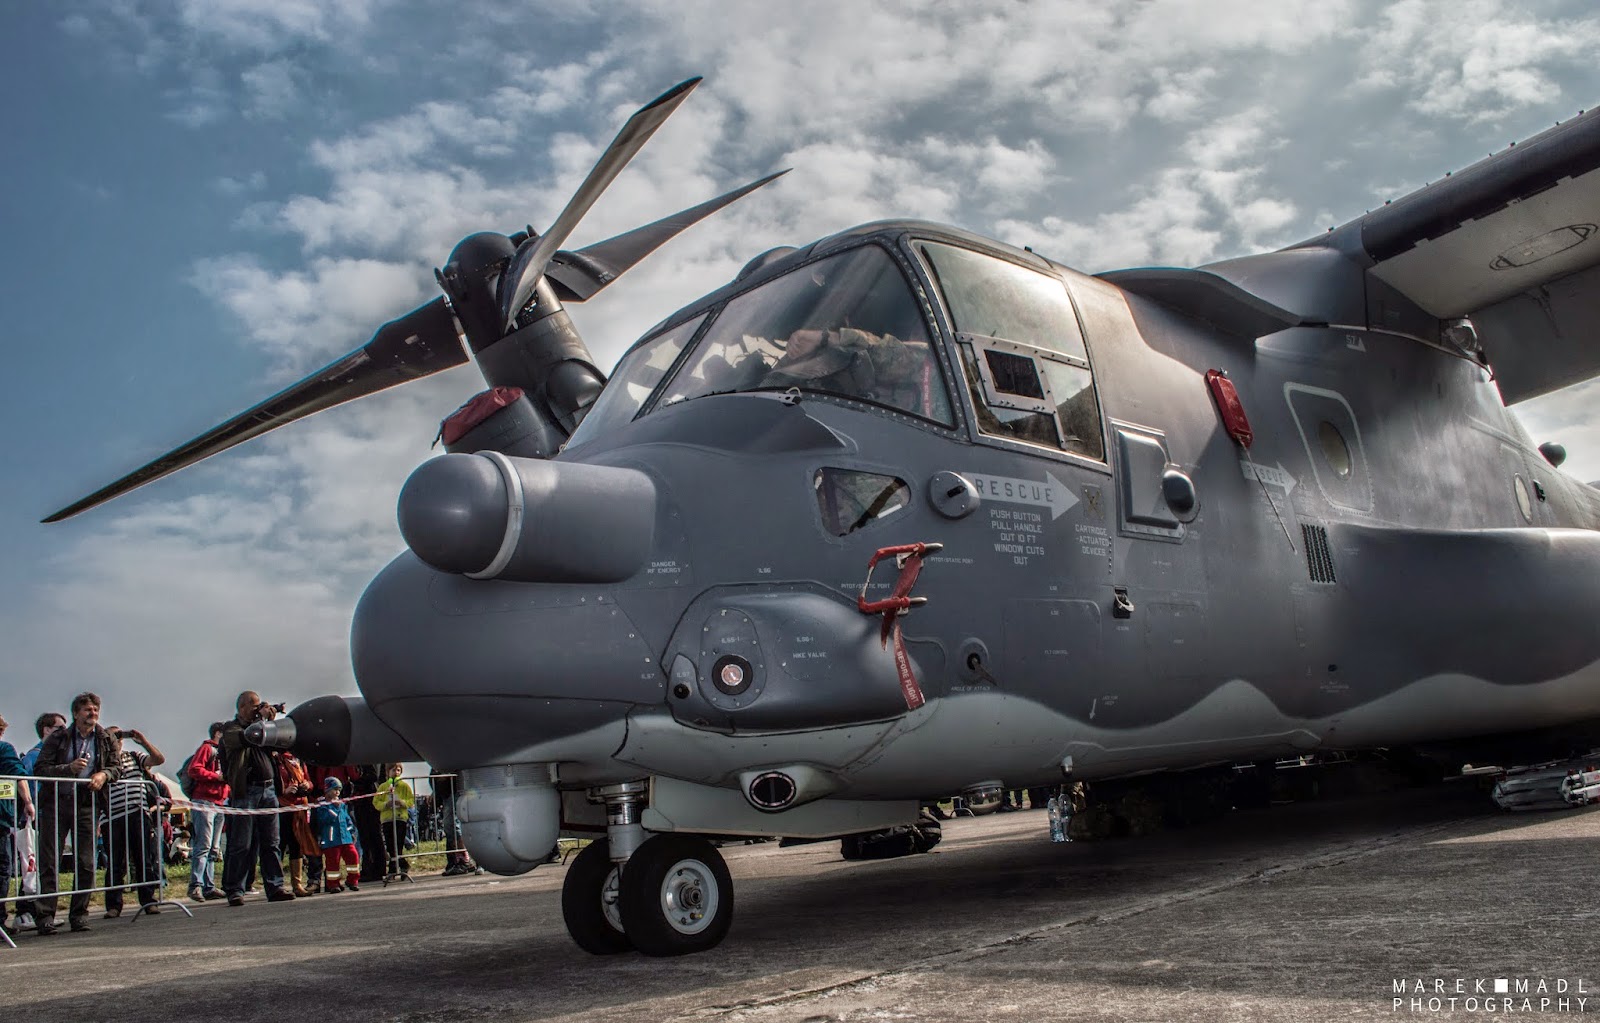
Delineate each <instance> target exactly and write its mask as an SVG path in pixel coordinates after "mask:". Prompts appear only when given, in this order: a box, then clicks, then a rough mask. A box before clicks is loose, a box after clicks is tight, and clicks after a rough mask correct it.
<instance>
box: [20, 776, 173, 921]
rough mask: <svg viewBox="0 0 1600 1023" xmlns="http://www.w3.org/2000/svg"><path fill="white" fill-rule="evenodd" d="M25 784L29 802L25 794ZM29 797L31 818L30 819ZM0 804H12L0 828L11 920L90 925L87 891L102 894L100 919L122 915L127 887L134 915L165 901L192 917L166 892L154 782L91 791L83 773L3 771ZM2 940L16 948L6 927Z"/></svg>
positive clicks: (89, 894) (116, 784)
mask: <svg viewBox="0 0 1600 1023" xmlns="http://www.w3.org/2000/svg"><path fill="white" fill-rule="evenodd" d="M23 786H27V787H28V792H29V794H30V795H31V800H25V799H24V797H23V792H22V787H23ZM30 801H31V803H32V806H33V809H34V817H33V818H32V819H31V820H27V819H25V809H26V807H27V805H28V803H29V802H30ZM0 802H4V803H5V804H6V805H7V807H8V808H9V809H10V810H11V814H10V817H11V821H12V825H11V826H10V827H8V828H0V832H4V833H0V844H3V846H4V848H3V849H0V911H4V910H6V909H12V910H15V911H16V912H15V913H14V914H8V916H10V918H11V919H15V918H16V917H18V916H22V917H24V919H26V918H27V917H31V918H32V923H33V925H34V926H35V927H36V928H37V927H39V926H41V925H44V924H51V925H53V926H55V927H61V926H68V927H74V928H79V927H81V926H82V925H85V924H88V923H89V919H90V916H91V901H92V899H91V897H92V896H95V895H99V896H100V901H101V904H102V907H103V910H104V912H103V914H102V918H103V919H110V918H115V917H120V916H122V915H123V910H124V908H125V902H126V899H125V892H126V891H127V890H129V889H132V890H133V892H134V894H135V897H136V898H137V900H138V904H137V906H135V907H133V912H132V913H131V914H129V915H130V917H131V918H132V919H134V920H137V919H138V918H139V917H141V916H144V915H146V914H147V913H159V912H160V907H162V906H171V907H175V908H177V909H178V910H181V911H182V912H183V913H184V915H185V916H190V917H192V916H193V915H194V914H192V913H190V912H189V908H188V907H187V906H185V905H183V904H182V903H181V902H178V901H176V900H173V899H169V898H168V897H167V871H166V843H165V841H164V839H163V837H162V828H161V825H162V816H163V812H164V811H163V801H162V798H161V789H160V786H159V785H158V784H157V783H155V782H150V781H147V780H145V779H143V778H133V779H126V780H121V781H115V782H112V783H110V784H109V785H106V786H104V787H103V788H101V789H100V790H95V789H94V788H93V786H92V785H91V783H90V782H89V780H88V779H85V778H48V779H43V778H25V777H17V776H12V775H6V776H0ZM13 881H15V882H16V886H17V887H16V893H15V894H13V892H12V885H13ZM63 898H66V899H67V900H68V909H67V919H66V920H65V921H63V920H61V918H60V902H61V900H62V899H63ZM7 904H9V905H7ZM0 939H4V941H5V943H6V944H7V945H9V946H11V947H12V948H15V947H16V943H15V942H14V941H12V940H11V935H10V934H8V933H6V932H5V931H3V930H0Z"/></svg>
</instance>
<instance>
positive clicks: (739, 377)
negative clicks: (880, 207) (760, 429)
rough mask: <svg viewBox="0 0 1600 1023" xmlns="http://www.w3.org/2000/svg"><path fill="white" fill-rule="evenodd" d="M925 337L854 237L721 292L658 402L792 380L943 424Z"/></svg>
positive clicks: (899, 289) (876, 254)
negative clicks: (749, 287) (779, 272)
mask: <svg viewBox="0 0 1600 1023" xmlns="http://www.w3.org/2000/svg"><path fill="white" fill-rule="evenodd" d="M929 337H930V333H929V330H928V327H927V324H926V323H925V322H924V320H923V318H922V313H921V311H920V309H919V308H918V304H917V300H916V297H915V296H914V295H913V293H912V291H911V288H910V286H909V285H908V284H907V283H906V279H905V276H904V275H903V274H902V273H901V271H900V268H899V267H898V266H897V265H896V264H895V262H894V260H893V259H892V258H891V257H890V256H889V254H888V253H887V252H885V251H884V250H883V249H881V248H878V247H877V246H875V245H867V246H863V247H861V248H858V249H852V250H850V251H849V252H843V253H840V254H839V255H836V256H830V257H829V258H827V259H822V260H818V261H817V262H815V263H811V264H809V265H807V266H803V267H800V268H799V269H797V270H795V271H793V272H791V273H788V274H785V275H784V276H782V277H779V278H778V279H776V280H773V281H769V282H768V283H766V284H763V285H761V286H759V287H757V288H756V289H754V290H753V291H750V292H747V293H746V294H743V295H740V296H739V297H737V298H734V299H732V300H731V301H729V302H728V304H727V305H726V306H725V307H724V308H723V310H722V312H721V313H720V314H719V315H718V316H717V318H716V319H715V320H714V321H713V322H712V324H711V326H710V327H709V328H708V329H707V331H706V333H705V336H704V337H702V338H701V339H700V341H699V343H698V344H697V345H696V346H695V350H694V351H693V352H692V353H690V355H689V357H688V358H686V359H685V360H684V362H683V365H682V367H681V368H680V369H679V371H678V373H677V376H676V377H674V379H673V380H672V382H671V383H670V384H669V385H668V386H667V388H666V390H665V392H664V393H663V396H662V397H661V399H659V405H660V406H664V405H668V404H671V403H673V402H679V401H688V400H690V399H693V398H699V397H703V396H705V395H708V394H728V393H731V392H736V391H757V390H789V389H790V388H797V389H799V390H801V391H810V392H815V393H821V394H833V395H838V396H840V397H845V398H854V399H858V400H862V401H868V402H872V403H874V404H878V405H885V406H888V407H890V408H894V409H898V410H900V411H902V412H908V413H910V414H912V415H914V416H920V417H922V418H924V419H931V420H933V421H935V422H938V423H943V424H945V425H947V426H948V425H952V424H953V423H954V418H953V416H952V414H951V410H950V397H949V394H948V392H947V391H946V389H945V385H944V379H943V377H942V375H941V374H940V372H939V362H938V359H937V357H936V355H935V353H934V350H933V347H932V345H931V344H930V343H929V341H928V338H929Z"/></svg>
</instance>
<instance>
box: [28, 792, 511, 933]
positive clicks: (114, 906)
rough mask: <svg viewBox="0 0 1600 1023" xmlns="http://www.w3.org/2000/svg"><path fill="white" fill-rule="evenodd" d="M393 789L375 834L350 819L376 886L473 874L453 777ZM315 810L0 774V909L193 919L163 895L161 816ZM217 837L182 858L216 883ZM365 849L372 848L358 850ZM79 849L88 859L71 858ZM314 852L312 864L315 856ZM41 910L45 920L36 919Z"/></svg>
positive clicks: (85, 917)
mask: <svg viewBox="0 0 1600 1023" xmlns="http://www.w3.org/2000/svg"><path fill="white" fill-rule="evenodd" d="M383 780H386V779H383ZM401 781H403V782H404V783H405V784H406V786H408V787H409V789H410V792H411V805H410V806H409V807H405V808H404V809H405V811H406V812H404V813H394V814H391V818H392V819H391V820H390V821H389V822H388V823H383V822H382V821H381V820H380V821H379V822H378V824H377V832H376V833H375V832H374V831H373V829H372V827H371V825H370V824H369V825H368V826H367V827H365V828H363V827H362V826H361V823H360V821H356V822H355V823H356V824H357V828H356V830H357V844H358V846H359V847H360V853H361V858H362V860H363V861H366V860H367V859H368V858H369V857H370V858H376V860H377V861H378V862H380V863H382V864H383V865H384V870H383V876H384V882H383V883H384V884H385V886H387V885H388V884H390V883H395V882H400V881H408V882H409V881H411V880H413V878H412V873H413V871H414V870H415V872H417V873H423V872H435V871H438V872H441V873H444V874H445V875H446V876H450V875H452V874H474V873H481V871H480V870H479V868H477V867H476V866H474V865H473V864H472V861H471V859H470V857H469V856H468V854H467V850H466V845H465V843H464V842H463V840H462V831H461V822H460V819H459V818H458V816H457V815H456V810H455V808H456V801H457V799H458V798H459V796H460V792H459V789H458V787H457V778H456V776H455V775H453V774H427V775H410V776H403V777H402V778H401ZM380 784H382V780H380ZM22 786H28V787H29V791H30V792H31V793H32V796H33V798H32V803H33V806H34V810H35V815H34V817H33V819H31V820H29V821H27V822H26V823H24V822H23V806H24V802H25V801H24V800H23V798H22V793H21V787H22ZM402 791H403V790H402ZM384 794H385V795H386V794H387V793H384ZM343 798H344V800H345V802H346V803H347V804H349V805H351V807H352V809H354V808H355V806H356V805H358V804H359V803H361V802H363V801H367V800H370V801H371V806H372V808H373V811H375V812H376V813H377V814H378V815H380V817H381V815H382V812H383V810H384V809H385V806H384V803H382V802H380V800H379V799H378V798H375V797H374V796H373V795H371V794H365V795H360V796H352V795H351V794H350V793H349V792H348V790H347V791H346V793H345V794H344V797H343ZM318 802H320V800H318V799H313V800H312V801H311V802H310V803H308V804H299V805H285V806H280V807H277V808H275V809H271V810H268V809H262V810H253V811H245V810H236V809H233V808H230V807H228V806H226V805H220V804H210V803H199V804H197V803H194V802H192V801H191V800H188V799H185V798H183V797H182V796H181V795H179V794H177V793H176V792H175V791H171V790H170V789H169V788H168V787H167V786H164V785H162V784H161V783H160V782H149V781H146V780H145V779H142V778H139V779H128V780H123V781H117V782H113V783H111V784H110V785H107V786H106V787H105V788H104V790H103V791H99V792H96V791H93V790H92V788H91V786H90V783H89V781H88V780H87V779H79V778H50V779H41V778H26V777H13V776H0V804H3V805H7V806H9V807H10V808H11V811H12V815H11V816H12V820H13V821H15V822H16V826H14V827H12V828H11V829H9V832H8V833H3V834H0V852H3V853H4V854H5V858H0V910H4V909H6V908H7V905H8V904H9V905H10V906H11V907H12V908H14V909H16V910H18V911H19V912H18V913H12V914H6V915H7V918H8V919H15V918H16V916H18V915H21V916H22V917H23V920H24V922H28V921H30V920H31V923H32V924H33V925H35V926H36V925H37V923H38V922H39V920H40V919H45V920H52V921H53V922H54V924H55V926H57V927H61V926H71V924H72V923H73V921H77V922H79V923H87V922H88V921H89V919H90V918H91V916H93V915H94V914H93V913H92V912H91V902H92V897H93V896H100V901H101V903H102V905H103V906H104V907H106V912H107V913H109V912H111V911H112V910H114V911H115V913H114V915H115V916H122V915H129V916H130V917H131V918H132V919H134V920H137V919H138V918H139V917H140V916H143V915H146V913H147V912H149V911H150V907H152V906H154V907H157V908H156V911H159V908H160V907H164V906H172V907H176V908H177V909H179V910H181V911H182V912H183V913H184V914H185V916H188V917H193V915H194V914H193V913H192V912H190V910H189V908H188V907H187V906H186V905H184V904H183V903H182V902H181V901H178V900H176V899H172V898H168V897H167V869H166V868H167V852H168V850H167V846H166V843H165V840H164V839H163V836H162V829H161V825H162V818H163V817H164V816H165V815H166V814H167V813H169V812H171V811H172V810H177V811H190V812H191V813H192V811H193V810H194V809H197V808H198V809H201V810H204V811H208V812H214V813H218V814H221V815H224V816H231V815H234V814H241V813H254V814H260V813H276V814H290V813H298V812H306V811H309V810H310V809H311V808H313V807H314V806H315V805H316V804H317V803H318ZM395 802H396V805H395V806H394V809H400V808H401V806H400V805H399V804H403V802H404V800H403V798H402V799H400V800H397V801H395ZM369 821H370V818H369ZM222 830H223V829H222V828H220V827H219V828H217V829H215V832H214V834H215V836H216V837H215V838H214V839H213V841H212V843H209V844H210V848H207V849H196V848H194V847H193V845H192V842H191V845H190V849H189V853H188V854H189V856H190V857H193V856H211V857H212V858H213V862H214V864H215V867H216V869H217V872H218V873H217V878H218V880H219V882H220V870H221V867H222V863H221V858H220V857H219V856H218V855H217V853H218V851H219V850H220V848H221V842H222V838H221V833H222ZM377 834H381V835H382V843H381V844H377V843H376V835H377ZM374 844H377V847H376V848H371V849H369V848H366V846H368V845H374ZM80 848H88V849H91V850H93V852H92V853H91V854H90V855H89V857H88V858H87V859H81V858H80V857H79V856H78V850H79V849H80ZM317 854H318V855H317V859H318V861H319V862H320V860H321V855H320V854H321V850H320V849H319V850H317ZM319 873H320V872H319ZM186 884H187V876H185V877H183V878H180V880H179V886H180V887H185V886H186ZM129 889H132V890H133V891H134V893H135V897H136V900H137V905H136V906H135V907H132V909H133V911H132V913H130V914H124V913H123V907H124V904H125V902H126V901H127V899H126V895H125V893H126V892H127V891H128V890H129ZM62 899H66V900H68V909H67V918H66V920H62V918H61V912H60V902H61V900H62ZM41 911H43V912H44V913H45V915H44V916H43V917H41V915H40V914H41ZM102 918H105V917H104V915H102ZM0 941H3V942H4V943H5V944H6V945H9V946H10V947H13V948H15V947H16V944H15V942H13V941H12V940H11V936H10V935H9V934H7V933H5V932H4V931H0Z"/></svg>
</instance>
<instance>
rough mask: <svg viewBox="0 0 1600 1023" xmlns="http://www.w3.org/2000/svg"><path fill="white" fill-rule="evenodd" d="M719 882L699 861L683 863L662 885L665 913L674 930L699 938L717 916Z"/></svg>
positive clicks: (672, 871) (674, 867) (678, 865)
mask: <svg viewBox="0 0 1600 1023" xmlns="http://www.w3.org/2000/svg"><path fill="white" fill-rule="evenodd" d="M717 902H718V895H717V881H716V877H715V876H714V875H713V874H712V873H711V868H710V867H707V866H706V865H705V864H704V863H701V862H700V861H699V860H680V861H679V862H677V863H675V864H673V866H672V869H671V870H669V871H667V876H666V878H665V879H664V880H663V881H662V883H661V912H662V914H663V915H664V916H665V917H666V919H667V922H668V923H669V924H671V925H672V928H673V929H674V930H676V931H678V932H680V933H683V934H697V933H699V932H700V931H702V930H704V929H705V928H706V927H707V926H709V925H710V923H711V921H712V919H713V918H714V917H715V916H716V913H717Z"/></svg>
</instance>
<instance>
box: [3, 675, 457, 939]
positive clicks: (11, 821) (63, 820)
mask: <svg viewBox="0 0 1600 1023" xmlns="http://www.w3.org/2000/svg"><path fill="white" fill-rule="evenodd" d="M100 710H101V701H100V698H99V697H98V696H96V695H95V694H94V693H80V694H78V695H77V696H76V697H74V698H73V700H72V704H71V707H70V714H61V713H58V712H54V711H51V712H47V713H45V714H41V715H40V716H39V717H38V719H37V720H36V721H35V722H34V731H35V733H36V734H37V736H38V740H39V741H38V743H37V744H36V745H34V746H33V747H32V748H31V749H29V750H28V751H27V752H26V753H21V754H19V753H18V752H17V750H16V747H15V746H13V745H12V744H11V743H9V742H6V741H4V735H5V731H6V728H7V722H6V720H5V718H4V717H0V928H4V930H5V931H6V933H7V934H8V935H12V936H14V935H17V934H18V933H20V931H21V930H23V929H24V928H32V929H33V930H35V931H36V932H37V933H38V934H40V935H49V934H53V933H55V932H56V929H57V922H56V917H57V914H58V912H59V908H60V901H61V897H60V895H59V894H57V893H61V892H69V893H71V894H70V903H69V907H68V915H67V922H68V925H69V926H70V929H71V930H72V931H75V932H76V931H87V930H89V929H90V924H89V916H90V905H91V894H92V892H91V890H99V891H102V892H103V895H104V906H105V908H104V915H105V917H106V918H108V919H109V918H114V917H117V916H120V915H122V913H123V910H124V899H125V892H126V891H127V890H132V891H133V892H134V893H135V895H136V897H137V898H138V900H139V910H138V911H139V912H141V913H159V912H160V911H161V908H160V907H161V899H162V898H163V893H164V883H165V879H166V872H167V869H168V866H169V865H172V864H181V863H183V861H184V860H187V863H188V875H189V876H188V885H187V895H188V898H189V899H190V900H192V901H194V902H207V901H211V900H217V899H226V900H227V902H228V904H229V905H230V906H243V905H245V904H246V901H247V900H246V896H247V895H248V894H250V893H251V892H253V891H254V889H255V883H256V881H257V879H258V877H259V880H260V883H261V888H262V890H263V893H264V895H265V897H266V900H267V901H268V902H289V901H293V900H294V899H297V898H307V897H310V896H313V895H317V894H322V893H334V892H359V891H360V890H361V886H362V884H363V883H364V882H365V883H370V882H378V881H384V880H386V879H391V878H405V877H409V872H410V869H411V863H410V858H409V857H408V856H407V855H406V853H407V851H408V850H412V849H415V847H416V845H417V843H418V839H419V834H420V833H426V834H427V836H428V837H430V838H433V839H442V840H443V841H442V843H441V844H442V845H444V846H445V847H446V850H445V858H446V864H445V871H444V873H445V874H446V876H450V875H455V874H461V873H472V872H475V871H476V868H475V867H474V866H473V865H472V864H471V862H470V861H469V860H468V859H467V857H466V855H465V853H463V852H461V851H460V827H459V824H458V823H457V821H456V819H455V814H454V786H453V783H452V782H451V780H450V779H448V778H441V779H438V780H437V781H436V782H435V784H434V785H433V786H432V787H433V789H434V791H433V792H432V793H431V794H427V795H424V796H422V797H420V798H419V797H418V795H417V793H416V791H415V790H414V789H413V787H412V785H411V783H410V782H408V781H407V780H406V779H405V778H404V777H403V776H402V775H403V773H404V772H403V768H402V766H401V765H400V764H380V765H344V766H339V767H321V766H316V765H307V764H305V763H302V762H301V761H300V759H299V758H298V757H296V756H295V755H294V754H293V753H290V752H287V751H278V750H266V749H262V748H261V747H259V746H255V745H252V744H251V743H249V742H248V741H246V740H245V737H244V732H245V729H246V728H248V727H249V726H250V725H251V724H252V723H254V722H256V721H260V720H270V719H271V718H273V717H275V716H276V715H277V714H278V713H281V712H282V710H283V707H282V705H272V704H268V703H266V702H265V701H263V700H262V699H261V697H260V696H259V695H258V694H256V693H254V692H244V693H241V694H239V697H238V700H237V701H236V702H235V706H234V716H233V717H232V718H230V719H228V720H226V721H219V722H216V723H215V724H213V725H212V726H211V727H210V729H208V735H207V737H206V738H205V739H204V740H203V741H201V743H200V744H199V746H198V748H197V749H195V751H194V753H193V754H191V755H190V756H189V757H188V758H187V759H186V760H184V761H183V762H182V764H181V766H180V767H178V769H177V774H178V778H179V785H180V786H181V792H175V791H171V789H170V788H169V786H168V785H167V784H165V783H164V781H163V779H161V778H160V776H159V775H158V774H157V773H156V768H158V767H161V766H162V765H163V764H167V763H168V760H167V757H166V756H165V754H163V753H162V752H161V750H159V749H157V748H156V746H155V745H154V743H152V742H151V741H150V740H149V739H148V738H146V736H145V735H144V733H143V732H141V731H139V730H138V729H136V728H120V727H117V726H105V725H102V724H101V723H100ZM8 779H16V780H8ZM174 810H177V812H176V813H174V812H173V811H174ZM183 810H187V813H186V814H185V813H183ZM185 817H186V818H187V824H186V826H175V825H174V821H175V820H176V821H182V820H183V819H184V818H185ZM185 838H187V842H185V841H184V839H185ZM285 858H287V861H288V864H287V867H285V862H284V860H285ZM219 864H220V871H219V869H218V866H219ZM99 869H103V870H104V871H105V874H104V880H103V881H100V882H99V883H98V884H97V883H96V879H97V871H98V870H99ZM14 889H15V890H14Z"/></svg>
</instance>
